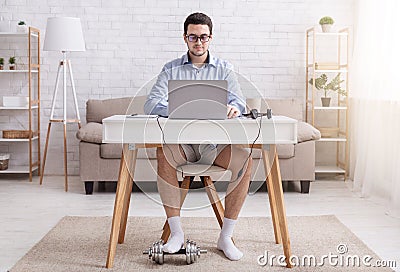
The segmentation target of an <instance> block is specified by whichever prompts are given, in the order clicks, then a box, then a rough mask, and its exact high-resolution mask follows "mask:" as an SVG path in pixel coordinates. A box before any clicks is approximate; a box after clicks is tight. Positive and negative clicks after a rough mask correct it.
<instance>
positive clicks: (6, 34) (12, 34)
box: [0, 32, 37, 37]
mask: <svg viewBox="0 0 400 272" xmlns="http://www.w3.org/2000/svg"><path fill="white" fill-rule="evenodd" d="M28 36H29V32H27V33H19V32H0V37H28ZM31 36H34V37H37V34H35V33H32V34H31Z"/></svg>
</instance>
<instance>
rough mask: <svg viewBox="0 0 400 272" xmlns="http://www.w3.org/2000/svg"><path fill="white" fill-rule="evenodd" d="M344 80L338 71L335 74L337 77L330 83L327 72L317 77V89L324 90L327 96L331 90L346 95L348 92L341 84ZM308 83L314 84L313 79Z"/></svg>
mask: <svg viewBox="0 0 400 272" xmlns="http://www.w3.org/2000/svg"><path fill="white" fill-rule="evenodd" d="M343 81H344V80H340V73H338V74H337V75H336V76H335V78H333V79H332V80H331V81H330V82H329V83H328V76H327V75H326V74H322V75H320V76H319V77H318V78H316V79H315V88H316V89H317V90H323V91H324V97H327V94H328V92H329V91H332V92H337V93H338V94H340V95H343V96H346V95H347V92H346V91H345V90H342V89H341V88H340V84H341V83H342V82H343ZM308 83H310V84H311V85H313V79H310V80H309V81H308Z"/></svg>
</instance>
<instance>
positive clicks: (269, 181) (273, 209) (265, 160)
mask: <svg viewBox="0 0 400 272" xmlns="http://www.w3.org/2000/svg"><path fill="white" fill-rule="evenodd" d="M269 155H274V154H271V153H268V152H267V151H266V150H265V149H262V158H263V163H264V171H265V176H266V180H265V182H266V184H267V189H268V199H269V206H270V209H271V217H272V225H273V227H274V235H275V243H277V244H280V243H281V242H282V239H281V232H280V229H279V221H280V220H279V218H278V212H277V210H276V200H275V191H274V187H273V186H274V185H273V183H272V175H271V172H272V171H271V168H272V167H271V161H272V162H273V158H274V157H271V159H270V157H269Z"/></svg>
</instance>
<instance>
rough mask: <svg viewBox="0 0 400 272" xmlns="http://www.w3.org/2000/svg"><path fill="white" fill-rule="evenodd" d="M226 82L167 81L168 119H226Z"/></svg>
mask: <svg viewBox="0 0 400 272" xmlns="http://www.w3.org/2000/svg"><path fill="white" fill-rule="evenodd" d="M227 101H228V82H227V81H226V80H168V118H170V119H190V120H193V119H196V120H223V119H226V118H227Z"/></svg>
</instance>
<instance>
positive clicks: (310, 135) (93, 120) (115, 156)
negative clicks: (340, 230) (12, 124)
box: [77, 96, 320, 194]
mask: <svg viewBox="0 0 400 272" xmlns="http://www.w3.org/2000/svg"><path fill="white" fill-rule="evenodd" d="M145 99H146V98H145V97H144V96H139V97H136V98H135V99H133V101H132V98H130V97H125V98H114V99H106V100H88V101H87V103H86V121H87V123H86V124H85V125H83V126H82V128H81V129H80V130H79V131H78V133H77V137H78V139H80V140H81V141H80V143H79V159H80V178H81V180H82V181H83V182H84V183H85V190H86V194H92V193H93V184H94V182H95V181H96V182H98V181H117V180H118V170H119V163H120V158H121V150H122V149H121V145H120V144H102V124H101V122H102V119H103V118H105V117H108V116H111V115H114V114H130V113H138V114H143V104H144V102H145ZM131 101H132V103H131ZM261 101H263V102H264V100H261V99H259V101H257V100H254V99H250V100H248V104H252V107H257V108H259V109H260V110H261V112H265V109H266V108H267V105H266V104H265V103H260V102H261ZM268 104H269V106H270V108H272V111H273V114H275V115H286V116H289V117H292V118H295V119H297V120H299V121H300V120H302V108H301V105H300V104H299V103H296V101H295V100H292V99H280V100H268ZM319 137H320V133H319V131H318V130H316V129H315V128H313V127H312V126H310V125H309V124H307V123H304V122H301V121H300V122H299V123H298V141H299V143H297V144H293V145H278V146H277V150H278V155H279V164H280V169H281V175H282V180H288V181H300V183H301V192H302V193H308V192H309V186H310V181H313V180H314V179H315V175H314V168H315V142H314V140H315V139H319ZM260 155H261V153H260V152H259V150H253V173H252V181H258V182H259V184H261V182H262V181H264V180H265V174H264V168H263V164H262V161H261V160H260ZM136 169H137V170H136V171H135V181H137V182H155V181H156V179H157V172H156V169H157V160H156V152H155V149H154V148H153V149H146V150H145V149H142V150H139V152H138V160H137V163H136ZM217 178H218V179H219V180H229V175H224V176H222V177H221V176H220V177H216V178H215V179H217Z"/></svg>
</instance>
